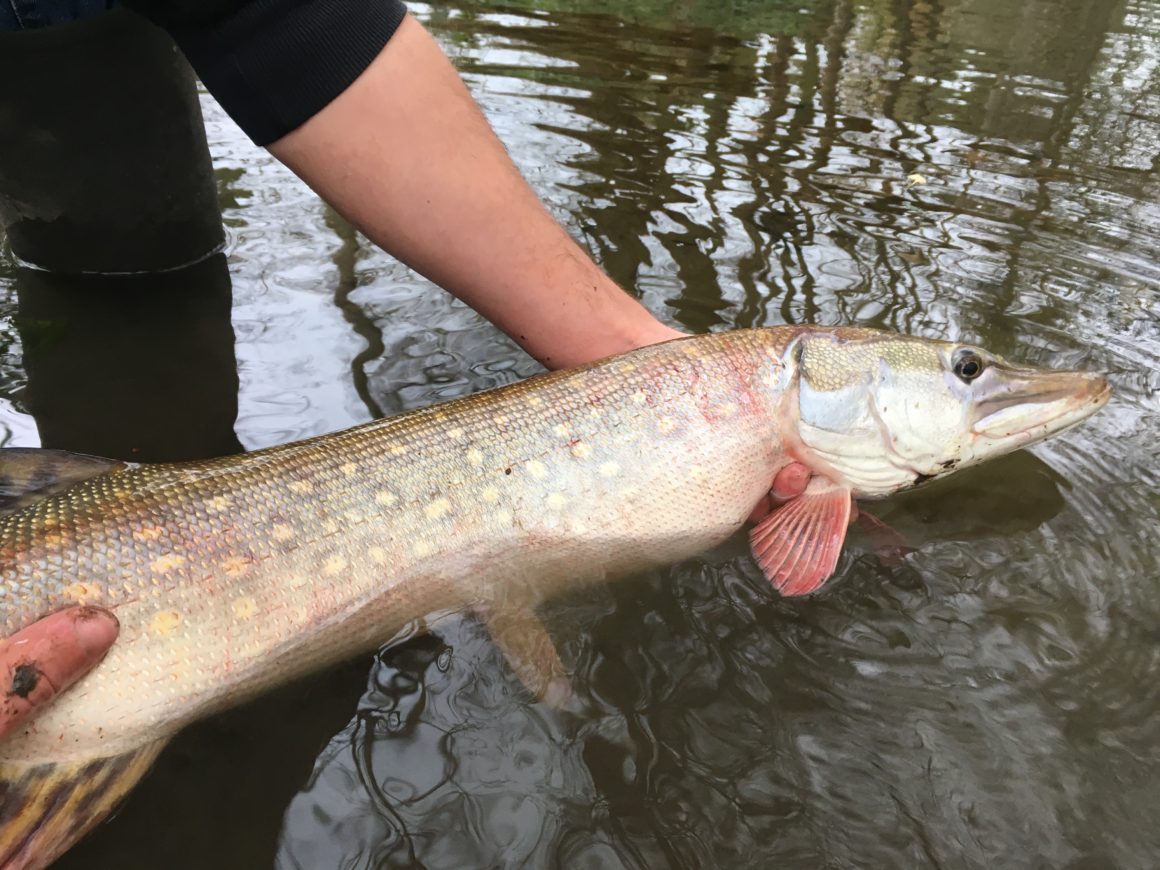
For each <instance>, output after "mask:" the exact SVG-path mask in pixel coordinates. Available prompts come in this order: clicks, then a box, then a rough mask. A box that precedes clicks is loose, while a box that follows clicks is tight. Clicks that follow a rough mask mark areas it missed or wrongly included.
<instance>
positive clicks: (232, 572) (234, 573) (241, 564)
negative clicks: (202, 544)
mask: <svg viewBox="0 0 1160 870" xmlns="http://www.w3.org/2000/svg"><path fill="white" fill-rule="evenodd" d="M252 561H253V559H250V558H249V557H247V556H230V557H229V558H228V559H226V560H225V562H223V563H222V570H223V571H224V572H225V573H226V574H227V575H228V576H230V577H239V576H241V575H242V574H245V573H246V571H248V570H249V569H250V563H251V562H252Z"/></svg>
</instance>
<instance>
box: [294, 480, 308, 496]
mask: <svg viewBox="0 0 1160 870" xmlns="http://www.w3.org/2000/svg"><path fill="white" fill-rule="evenodd" d="M290 491H291V492H296V493H298V494H299V495H306V494H307V493H311V492H314V484H313V483H311V482H310V481H309V480H292V481H290Z"/></svg>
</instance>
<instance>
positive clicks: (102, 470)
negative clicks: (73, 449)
mask: <svg viewBox="0 0 1160 870" xmlns="http://www.w3.org/2000/svg"><path fill="white" fill-rule="evenodd" d="M128 467H129V463H127V462H121V461H119V460H116V459H103V458H101V457H99V456H86V455H85V454H83V453H69V452H68V451H65V450H41V449H39V448H33V447H6V448H4V449H2V450H0V516H4V515H5V514H10V513H12V512H14V511H18V510H20V509H21V508H23V507H27V506H28V505H30V504H33V503H34V502H37V501H40V500H41V499H42V498H47V497H48V496H50V495H56V494H57V493H60V492H64V491H65V490H66V489H68V488H69V487H70V486H75V485H76V484H78V483H80V482H81V481H82V480H88V479H89V478H90V477H97V476H99V475H101V474H108V473H109V472H110V471H119V470H121V469H123V468H128Z"/></svg>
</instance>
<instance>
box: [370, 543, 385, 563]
mask: <svg viewBox="0 0 1160 870" xmlns="http://www.w3.org/2000/svg"><path fill="white" fill-rule="evenodd" d="M367 556H369V557H370V560H371V561H372V562H374V563H375V564H376V565H381V564H383V562H385V561H387V551H386V550H384V549H383V548H382V547H371V548H370V549H369V550H367Z"/></svg>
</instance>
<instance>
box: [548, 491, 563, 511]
mask: <svg viewBox="0 0 1160 870" xmlns="http://www.w3.org/2000/svg"><path fill="white" fill-rule="evenodd" d="M567 503H568V499H566V498H565V497H564V494H563V493H562V492H554V493H552V494H551V495H550V496H548V507H550V508H552V510H557V511H558V510H559V509H560V508H562V507H563V506H564V505H566V504H567Z"/></svg>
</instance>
